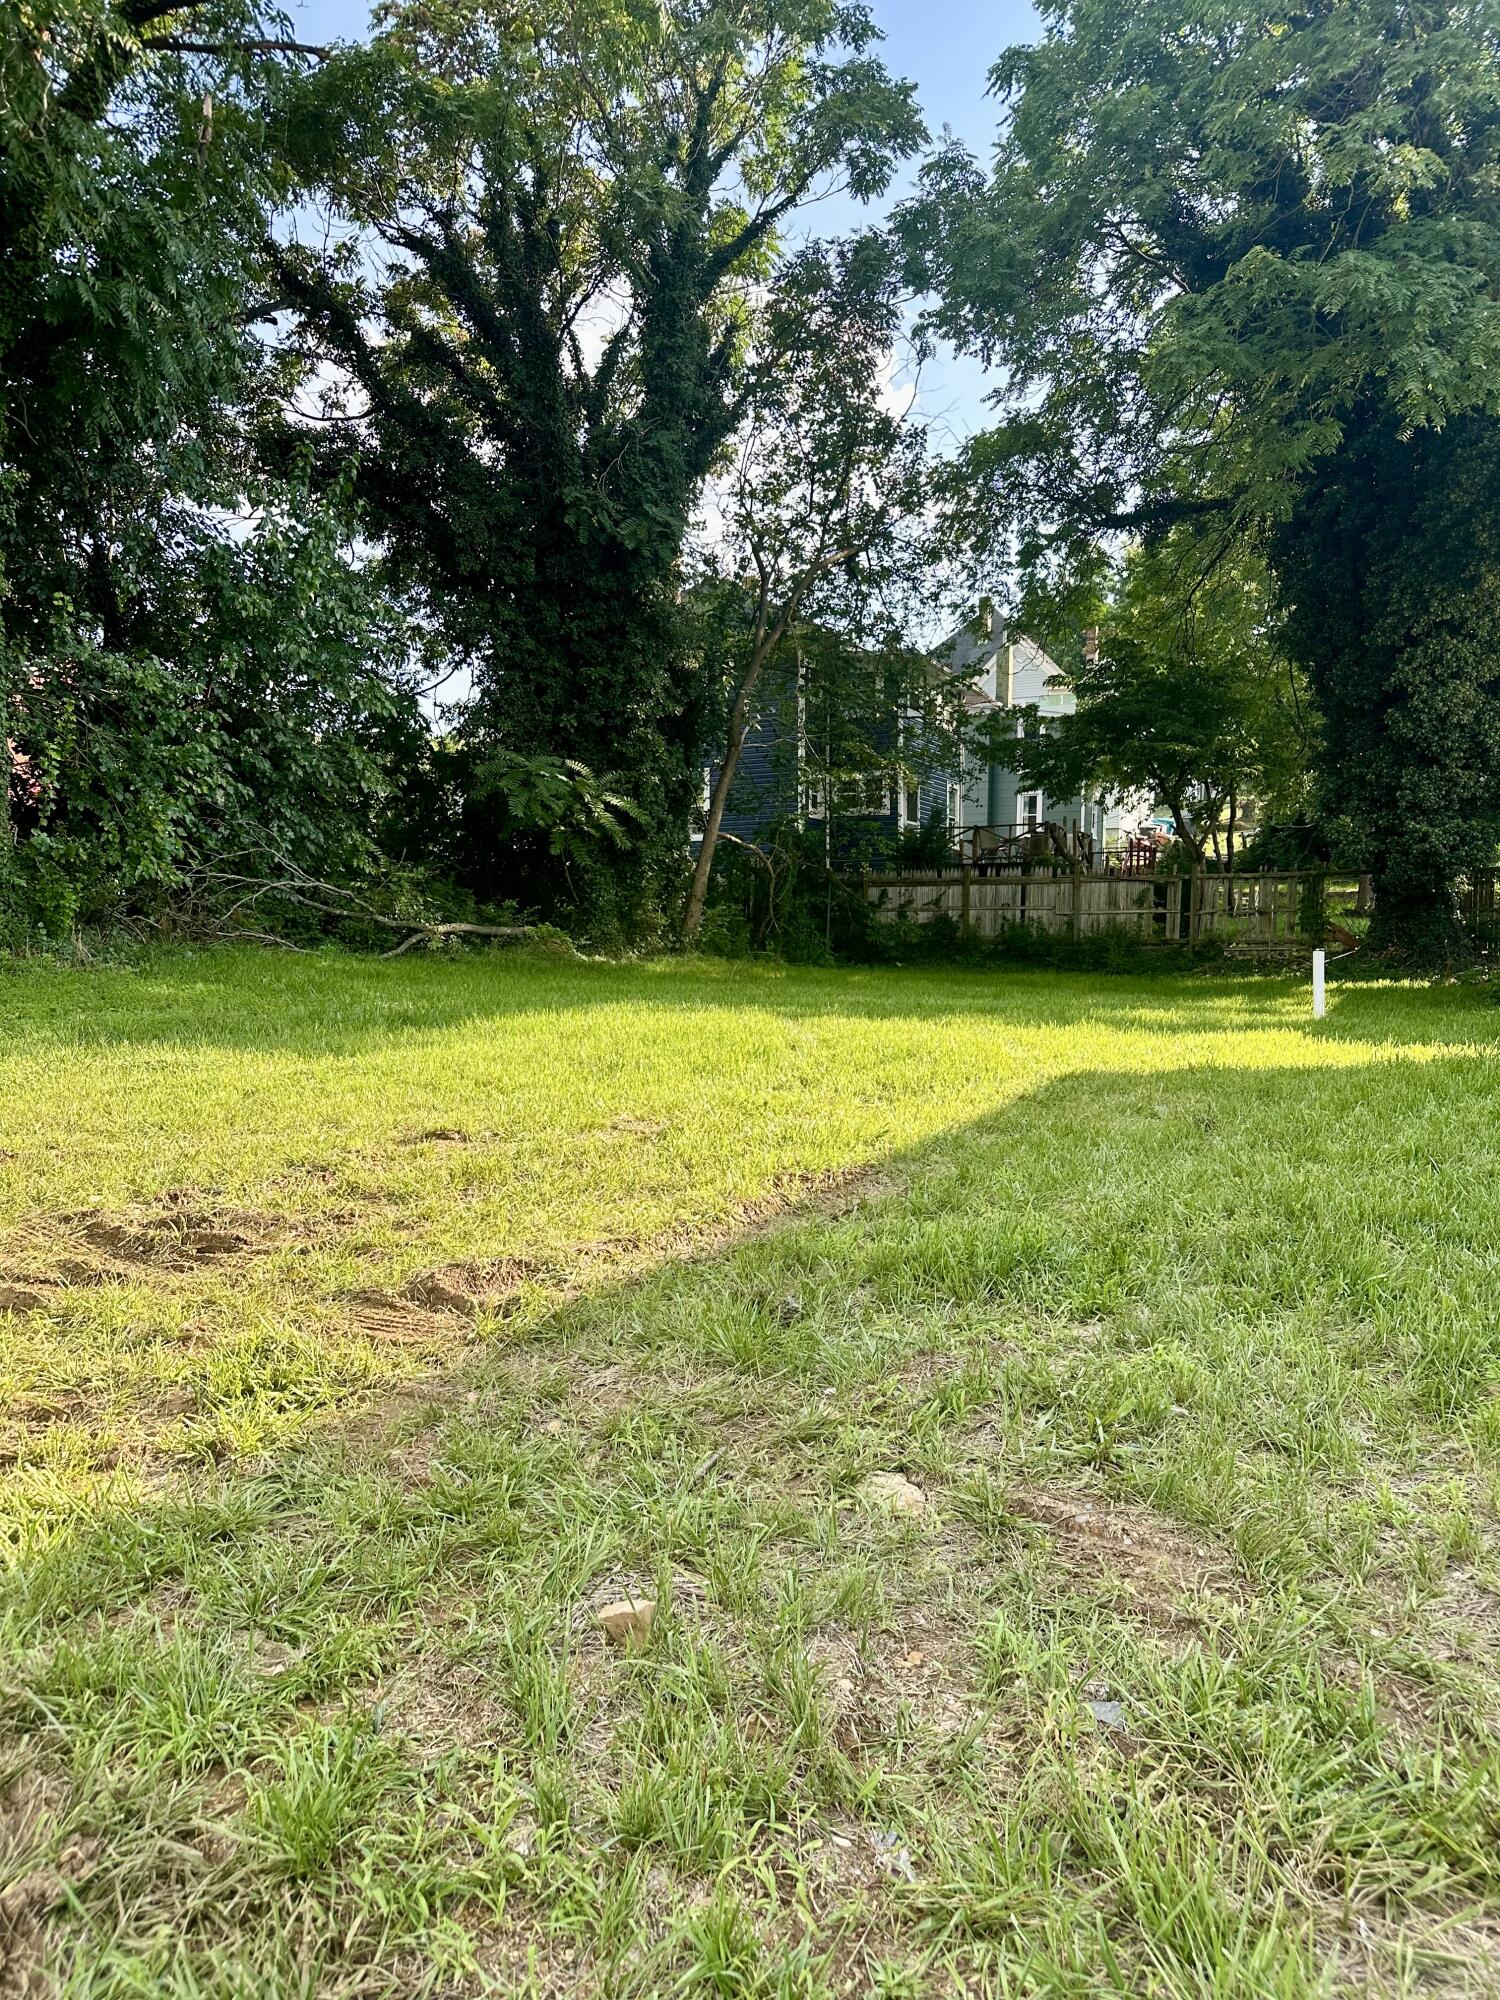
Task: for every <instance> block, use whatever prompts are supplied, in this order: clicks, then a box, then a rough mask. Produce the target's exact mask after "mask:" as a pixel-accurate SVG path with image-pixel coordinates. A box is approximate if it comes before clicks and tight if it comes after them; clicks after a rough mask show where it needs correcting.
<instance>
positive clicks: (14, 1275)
mask: <svg viewBox="0 0 1500 2000" xmlns="http://www.w3.org/2000/svg"><path fill="white" fill-rule="evenodd" d="M305 1233H306V1225H304V1224H300V1223H299V1222H298V1221H297V1219H296V1218H294V1217H291V1216H286V1215H276V1214H272V1213H270V1212H268V1211H265V1210H262V1209H248V1208H229V1207H221V1206H216V1205H214V1204H213V1203H211V1202H207V1201H205V1199H204V1198H203V1197H202V1196H201V1195H199V1194H197V1193H195V1192H194V1190H192V1189H190V1188H174V1189H171V1190H169V1191H168V1192H167V1193H166V1194H164V1195H163V1196H162V1197H161V1198H160V1200H158V1201H154V1202H147V1203H141V1204H139V1205H138V1206H135V1207H132V1208H128V1209H124V1210H119V1211H109V1210H104V1209H83V1210H80V1211H77V1212H76V1213H73V1214H68V1215H60V1216H56V1217H52V1218H49V1219H47V1220H45V1221H43V1222H41V1223H39V1224H37V1225H35V1226H33V1227H32V1228H31V1229H29V1230H27V1231H26V1232H24V1233H23V1234H22V1235H21V1236H19V1237H13V1238H12V1239H11V1243H10V1258H11V1260H12V1261H11V1262H10V1263H9V1267H8V1268H0V1312H15V1313H33V1312H50V1311H56V1310H58V1309H59V1308H60V1307H61V1306H63V1305H64V1304H65V1303H66V1300H65V1296H64V1295H65V1294H66V1292H67V1291H68V1290H69V1289H71V1288H73V1287H76V1286H92V1285H107V1284H111V1283H115V1284H118V1283H122V1282H125V1281H128V1280H129V1279H130V1278H131V1277H132V1276H134V1275H135V1274H136V1273H137V1272H138V1271H139V1269H140V1268H141V1267H142V1266H144V1267H146V1268H148V1269H149V1270H151V1271H153V1272H161V1273H182V1272H189V1271H194V1270H198V1269H201V1268H203V1267H204V1266H210V1267H211V1266H215V1265H218V1264H221V1263H225V1262H228V1261H230V1260H232V1259H235V1258H238V1257H243V1256H249V1255H254V1254H255V1253H256V1252H259V1251H264V1250H269V1249H274V1248H277V1247H279V1246H280V1245H281V1244H283V1243H285V1242H287V1241H288V1240H290V1239H292V1238H293V1237H295V1236H298V1235H301V1234H305Z"/></svg>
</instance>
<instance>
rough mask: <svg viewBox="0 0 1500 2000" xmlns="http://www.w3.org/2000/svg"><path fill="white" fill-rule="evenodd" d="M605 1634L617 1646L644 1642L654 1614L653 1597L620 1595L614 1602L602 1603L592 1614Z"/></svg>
mask: <svg viewBox="0 0 1500 2000" xmlns="http://www.w3.org/2000/svg"><path fill="white" fill-rule="evenodd" d="M594 1615H595V1617H596V1618H597V1619H598V1621H599V1623H600V1625H601V1626H602V1627H603V1628H604V1632H605V1635H606V1636H607V1637H608V1638H610V1639H612V1640H613V1641H614V1643H615V1644H616V1645H617V1646H639V1645H642V1644H644V1642H645V1639H646V1635H647V1633H648V1632H649V1631H650V1630H651V1620H652V1619H653V1618H654V1617H655V1616H656V1599H655V1598H654V1597H622V1598H621V1599H620V1600H619V1602H618V1603H616V1604H605V1605H602V1606H601V1607H600V1608H599V1610H598V1611H597V1612H596V1613H595V1614H594Z"/></svg>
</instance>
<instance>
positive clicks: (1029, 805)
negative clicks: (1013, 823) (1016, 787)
mask: <svg viewBox="0 0 1500 2000" xmlns="http://www.w3.org/2000/svg"><path fill="white" fill-rule="evenodd" d="M1016 819H1017V823H1018V824H1019V826H1020V829H1021V831H1022V832H1023V833H1035V832H1036V830H1037V828H1038V827H1039V826H1040V825H1041V823H1042V795H1041V793H1040V792H1023V793H1022V794H1021V796H1020V797H1019V798H1018V799H1017V800H1016Z"/></svg>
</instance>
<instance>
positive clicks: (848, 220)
mask: <svg viewBox="0 0 1500 2000" xmlns="http://www.w3.org/2000/svg"><path fill="white" fill-rule="evenodd" d="M872 4H873V10H874V14H875V19H876V21H877V22H878V23H879V25H880V27H881V28H882V30H883V31H884V34H885V50H884V55H885V61H886V64H887V66H888V67H889V68H890V69H891V70H892V71H893V72H894V73H895V74H896V75H897V76H904V77H909V78H910V79H911V80H912V82H914V83H915V84H916V86H917V96H918V99H919V100H920V102H921V105H922V111H923V115H924V117H925V118H926V121H927V125H928V128H929V130H930V131H931V132H932V134H933V136H934V137H937V135H938V134H939V133H941V131H942V130H943V128H944V127H945V126H947V127H950V128H951V129H952V131H953V132H954V133H955V134H956V135H957V136H958V137H959V138H960V139H963V140H966V141H967V142H968V143H969V144H970V145H971V146H973V147H974V148H975V149H976V150H978V151H980V152H984V151H986V150H987V149H988V147H989V145H990V142H991V140H992V139H993V137H994V132H995V116H996V113H995V105H994V103H993V101H992V100H990V99H988V98H986V96H985V86H986V80H987V76H988V72H989V68H990V65H991V64H992V63H993V62H994V60H995V58H996V56H998V55H999V53H1000V51H1001V50H1002V49H1003V48H1005V47H1007V46H1008V45H1009V44H1010V43H1012V42H1025V41H1031V40H1033V39H1034V38H1035V37H1036V35H1037V34H1038V32H1039V24H1038V20H1037V15H1036V11H1035V9H1034V8H1032V7H1030V6H1028V5H1026V4H1025V0H990V4H984V0H872ZM288 10H289V12H291V13H292V15H293V16H294V18H295V20H296V22H297V27H298V31H299V32H300V33H301V34H303V35H305V36H306V38H307V39H308V40H310V41H336V40H345V41H354V40H357V39H358V38H359V37H360V36H361V35H362V34H363V33H364V31H365V27H366V24H367V22H368V19H369V7H368V4H367V0H288ZM860 213H861V211H859V210H858V209H857V208H855V207H852V206H851V207H850V208H849V209H848V210H847V211H845V210H844V208H843V205H842V204H840V205H839V212H835V210H834V207H833V205H832V204H829V205H828V206H827V207H824V208H821V209H820V210H819V211H818V214H817V225H816V226H817V227H818V229H819V230H830V229H837V228H842V227H847V226H852V225H853V224H854V223H855V222H856V220H857V218H858V216H859V214H860ZM984 386H985V385H984V380H983V377H982V375H981V373H980V371H979V369H978V368H977V367H975V366H974V365H973V364H972V363H969V362H966V361H962V360H954V359H952V358H949V357H940V358H938V359H936V360H934V361H932V362H929V363H928V364H927V366H926V367H925V368H924V369H923V371H922V382H921V400H922V407H923V410H924V412H925V413H926V414H927V415H929V416H930V417H932V418H934V419H936V420H938V421H939V423H940V424H942V425H944V426H949V427H951V428H952V430H954V431H956V432H964V431H968V430H972V429H974V428H975V427H976V426H977V425H978V424H979V423H980V422H981V421H982V419H983V394H984Z"/></svg>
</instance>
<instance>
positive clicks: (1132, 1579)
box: [1006, 1486, 1245, 1620]
mask: <svg viewBox="0 0 1500 2000" xmlns="http://www.w3.org/2000/svg"><path fill="white" fill-rule="evenodd" d="M1006 1498H1007V1501H1008V1503H1009V1506H1010V1508H1011V1511H1012V1512H1013V1513H1015V1514H1017V1515H1019V1516H1020V1517H1021V1518H1022V1519H1024V1520H1028V1521H1035V1522H1036V1523H1037V1524H1038V1525H1039V1526H1040V1527H1043V1528H1046V1529H1047V1530H1048V1531H1049V1533H1050V1534H1051V1536H1052V1541H1053V1546H1054V1548H1055V1550H1056V1552H1057V1554H1058V1555H1059V1556H1060V1557H1061V1558H1062V1560H1063V1561H1064V1562H1065V1563H1067V1565H1068V1566H1069V1567H1070V1568H1071V1569H1075V1570H1078V1571H1080V1572H1082V1573H1083V1574H1085V1575H1086V1576H1089V1577H1091V1578H1093V1579H1095V1580H1103V1581H1106V1582H1111V1583H1117V1584H1119V1585H1122V1586H1123V1587H1124V1590H1125V1592H1126V1594H1127V1597H1128V1598H1129V1600H1130V1601H1131V1602H1132V1603H1133V1604H1135V1605H1137V1606H1139V1607H1140V1608H1142V1609H1144V1610H1147V1611H1150V1612H1156V1613H1159V1614H1161V1615H1162V1616H1164V1617H1166V1618H1168V1619H1169V1620H1170V1619H1172V1618H1173V1617H1174V1616H1175V1615H1176V1612H1177V1610H1178V1607H1179V1606H1180V1604H1181V1601H1182V1599H1183V1598H1184V1597H1193V1596H1197V1595H1199V1594H1201V1593H1203V1592H1212V1593H1214V1594H1216V1595H1218V1596H1232V1597H1238V1596H1242V1595H1243V1594H1244V1591H1245V1585H1244V1580H1243V1578H1242V1577H1241V1576H1240V1574H1239V1571H1238V1570H1237V1568H1236V1567H1235V1564H1234V1561H1233V1559H1232V1557H1230V1556H1229V1555H1228V1554H1227V1553H1226V1552H1225V1551H1224V1550H1223V1549H1220V1548H1216V1547H1215V1546H1214V1545H1213V1544H1212V1543H1210V1542H1208V1541H1206V1540H1204V1539H1203V1538H1201V1537H1199V1536H1196V1535H1193V1534H1190V1533H1189V1532H1188V1531H1187V1530H1186V1529H1184V1528H1180V1527H1177V1526H1175V1525H1174V1524H1173V1523H1171V1522H1168V1521H1165V1520H1163V1519H1162V1517H1161V1516H1160V1515H1158V1514H1154V1513H1152V1511H1151V1510H1150V1509H1149V1508H1147V1507H1142V1506H1137V1505H1126V1504H1124V1503H1122V1502H1116V1501H1104V1500H1094V1499H1090V1498H1089V1497H1088V1496H1086V1495H1082V1494H1077V1493H1054V1492H1047V1491H1044V1490H1043V1489H1042V1488H1040V1487H1034V1486H1013V1487H1011V1488H1010V1489H1009V1491H1008V1493H1007V1495H1006Z"/></svg>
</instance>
